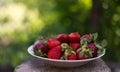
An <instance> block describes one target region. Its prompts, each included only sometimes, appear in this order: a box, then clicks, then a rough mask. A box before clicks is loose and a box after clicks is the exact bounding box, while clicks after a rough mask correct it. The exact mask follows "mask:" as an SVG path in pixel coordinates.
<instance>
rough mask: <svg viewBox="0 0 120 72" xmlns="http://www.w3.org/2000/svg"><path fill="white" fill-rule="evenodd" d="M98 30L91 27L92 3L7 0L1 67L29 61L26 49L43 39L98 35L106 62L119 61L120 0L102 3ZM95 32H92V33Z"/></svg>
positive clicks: (0, 31)
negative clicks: (76, 34) (43, 37)
mask: <svg viewBox="0 0 120 72" xmlns="http://www.w3.org/2000/svg"><path fill="white" fill-rule="evenodd" d="M98 3H99V4H97V5H96V8H97V10H98V24H97V26H96V27H97V28H95V26H93V24H91V9H92V6H93V3H92V0H34V1H33V0H19V1H18V0H5V1H3V4H2V5H1V7H0V57H1V59H0V64H2V65H6V64H7V65H8V64H10V65H12V66H16V65H18V64H19V63H21V62H22V61H24V60H26V59H30V57H32V56H30V55H29V54H28V53H27V48H28V47H29V46H30V45H31V44H33V43H34V42H35V40H37V39H38V38H39V37H40V36H52V35H55V34H58V33H70V32H78V33H80V34H81V35H83V34H85V33H92V32H98V34H99V37H98V39H99V40H102V39H103V38H104V39H105V41H106V43H107V44H108V45H107V52H106V55H105V56H104V59H105V60H112V61H120V56H119V55H120V52H119V51H120V48H119V47H120V40H119V39H120V5H119V3H120V1H119V0H105V1H104V0H100V1H99V2H98ZM91 29H92V30H93V31H92V30H91Z"/></svg>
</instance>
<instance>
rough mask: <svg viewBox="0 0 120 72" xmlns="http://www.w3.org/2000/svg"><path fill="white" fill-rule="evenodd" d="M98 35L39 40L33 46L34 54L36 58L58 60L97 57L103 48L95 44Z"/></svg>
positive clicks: (73, 35) (61, 35)
mask: <svg viewBox="0 0 120 72" xmlns="http://www.w3.org/2000/svg"><path fill="white" fill-rule="evenodd" d="M97 36H98V34H97V33H93V34H85V35H83V36H80V34H78V33H77V32H73V33H70V34H69V35H68V34H65V33H64V34H59V35H56V37H55V38H48V39H46V38H44V37H42V38H40V40H39V41H37V42H36V43H35V44H34V47H33V48H34V53H35V55H37V56H41V57H45V58H50V59H60V60H82V59H89V58H94V57H97V56H98V55H99V54H100V53H101V52H102V51H103V50H104V47H103V46H102V45H101V44H100V43H97V42H96V39H97Z"/></svg>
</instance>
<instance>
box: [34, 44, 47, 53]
mask: <svg viewBox="0 0 120 72" xmlns="http://www.w3.org/2000/svg"><path fill="white" fill-rule="evenodd" d="M38 50H39V51H40V52H42V54H44V53H47V50H48V49H47V47H46V45H45V44H44V43H42V42H36V43H35V45H34V51H38Z"/></svg>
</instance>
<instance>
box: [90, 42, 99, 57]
mask: <svg viewBox="0 0 120 72" xmlns="http://www.w3.org/2000/svg"><path fill="white" fill-rule="evenodd" d="M88 47H89V48H92V49H93V57H96V56H97V51H98V48H97V47H96V45H95V43H88Z"/></svg>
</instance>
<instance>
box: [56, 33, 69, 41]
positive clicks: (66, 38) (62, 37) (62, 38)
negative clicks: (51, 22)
mask: <svg viewBox="0 0 120 72" xmlns="http://www.w3.org/2000/svg"><path fill="white" fill-rule="evenodd" d="M56 38H57V40H59V41H60V42H62V43H67V42H68V41H69V36H68V35H67V34H59V35H57V36H56Z"/></svg>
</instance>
